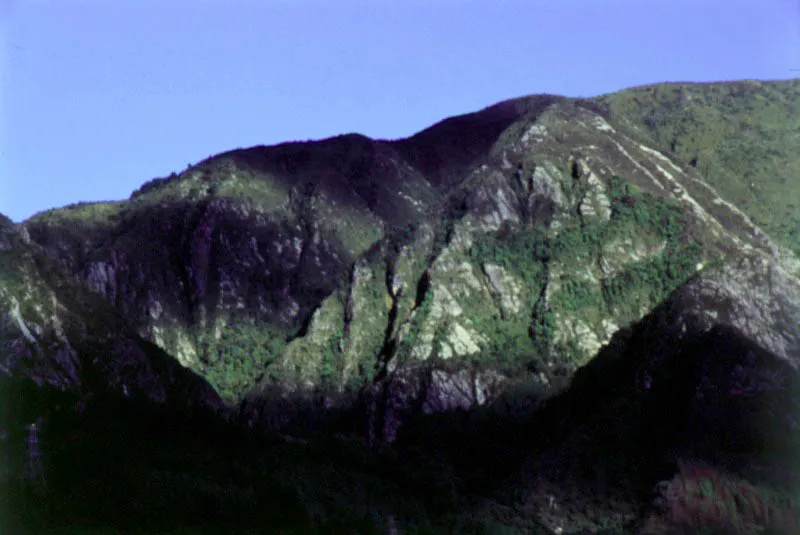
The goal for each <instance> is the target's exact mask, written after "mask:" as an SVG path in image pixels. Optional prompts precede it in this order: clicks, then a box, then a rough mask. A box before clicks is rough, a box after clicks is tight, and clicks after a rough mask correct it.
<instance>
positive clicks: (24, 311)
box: [0, 220, 221, 408]
mask: <svg viewBox="0 0 800 535" xmlns="http://www.w3.org/2000/svg"><path fill="white" fill-rule="evenodd" d="M0 241H2V242H3V243H5V244H6V245H7V247H6V248H5V249H4V250H3V251H2V252H0V254H2V255H3V257H2V259H0V262H2V265H3V269H2V283H1V284H0V310H2V313H0V343H2V346H0V370H1V371H2V372H3V373H4V374H5V375H7V376H11V377H13V378H17V379H22V378H27V379H30V380H32V381H34V382H35V383H36V384H38V385H45V384H47V385H49V386H52V387H55V388H57V389H59V390H62V391H70V392H72V393H74V394H77V395H85V394H90V393H92V392H99V391H105V390H111V391H117V392H119V393H121V394H124V395H125V396H143V397H146V398H150V399H152V400H154V401H158V402H170V403H175V404H178V405H185V404H189V405H199V406H205V407H210V408H219V407H220V406H221V403H220V399H219V396H218V395H217V394H216V393H215V392H214V391H213V389H212V388H211V387H210V386H209V385H208V383H206V382H205V381H204V380H203V379H202V378H201V377H199V376H197V375H196V374H194V373H193V372H191V371H189V370H187V369H185V368H184V367H182V366H180V365H179V364H178V363H177V362H175V361H174V359H173V358H172V357H170V356H169V355H167V354H166V353H165V352H164V351H163V350H162V349H160V348H158V347H157V346H155V345H154V344H152V343H150V342H148V341H146V340H144V339H142V338H141V337H139V336H138V335H137V334H136V333H135V332H134V331H133V330H132V329H131V328H130V326H129V325H128V324H127V323H126V322H125V321H124V320H123V319H122V318H121V317H120V316H118V313H117V312H116V311H115V310H114V309H113V308H112V307H111V306H110V305H109V304H108V303H106V302H105V301H103V300H100V299H97V298H96V297H94V296H93V295H92V294H91V293H86V289H85V288H84V287H82V286H81V285H80V284H77V281H75V280H71V278H70V277H69V276H68V275H66V274H65V273H63V272H60V269H59V268H58V266H56V265H53V264H51V263H50V262H49V258H48V257H47V256H46V255H45V254H44V253H42V252H41V251H40V250H39V249H38V247H37V246H35V245H32V244H29V243H26V240H25V237H24V236H23V235H21V233H20V232H19V230H18V228H16V227H15V226H14V225H13V224H11V222H10V221H8V220H4V221H0Z"/></svg>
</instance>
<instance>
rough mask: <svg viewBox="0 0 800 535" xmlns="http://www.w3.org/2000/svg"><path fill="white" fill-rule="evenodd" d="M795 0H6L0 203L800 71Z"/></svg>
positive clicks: (73, 195) (18, 207) (0, 70)
mask: <svg viewBox="0 0 800 535" xmlns="http://www.w3.org/2000/svg"><path fill="white" fill-rule="evenodd" d="M798 6H800V4H799V3H798V0H758V1H756V0H707V1H705V0H627V1H621V0H548V1H538V0H518V1H514V0H486V1H481V2H478V1H470V0H426V1H420V0H397V1H393V0H370V1H367V0H362V1H349V0H337V1H332V0H327V1H311V0H293V1H289V0H261V1H255V0H251V1H236V0H224V1H223V0H214V1H211V0H206V1H203V0H195V1H192V2H189V1H188V0H158V1H153V0H113V1H100V0H94V1H87V0H83V1H78V0H74V1H73V0H50V1H46V0H0V37H2V41H0V212H2V213H4V214H6V215H8V216H9V217H11V218H12V219H13V220H15V221H20V220H23V219H25V218H27V217H30V216H31V215H33V214H34V213H36V212H38V211H41V210H45V209H48V208H52V207H56V206H63V205H66V204H70V203H73V202H78V201H97V200H117V199H124V198H127V197H128V196H129V195H130V193H131V191H133V190H134V189H136V188H137V187H138V186H139V185H141V184H142V183H143V182H145V181H147V180H149V179H151V178H154V177H160V176H166V175H168V174H169V173H170V172H172V171H181V170H183V169H185V168H186V165H187V164H188V163H194V162H197V161H199V160H201V159H204V158H206V157H207V156H209V155H212V154H216V153H219V152H223V151H225V150H229V149H233V148H237V147H247V146H252V145H259V144H272V143H278V142H281V141H289V140H305V139H318V138H323V137H328V136H332V135H336V134H340V133H346V132H360V133H363V134H365V135H368V136H371V137H375V138H398V137H404V136H407V135H410V134H412V133H414V132H416V131H418V130H421V129H423V128H425V127H426V126H429V125H430V124H432V123H434V122H436V121H438V120H440V119H443V118H445V117H447V116H451V115H456V114H459V113H466V112H469V111H474V110H477V109H480V108H483V107H485V106H488V105H490V104H493V103H495V102H498V101H500V100H503V99H506V98H510V97H516V96H521V95H526V94H534V93H556V94H562V95H567V96H594V95H597V94H602V93H606V92H612V91H616V90H619V89H623V88H625V87H629V86H633V85H641V84H645V83H653V82H661V81H719V80H734V79H745V78H751V79H762V80H764V79H772V80H774V79H786V78H792V77H800V72H791V71H790V69H792V68H797V69H800V7H798Z"/></svg>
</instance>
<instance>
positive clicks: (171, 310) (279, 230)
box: [0, 96, 800, 440]
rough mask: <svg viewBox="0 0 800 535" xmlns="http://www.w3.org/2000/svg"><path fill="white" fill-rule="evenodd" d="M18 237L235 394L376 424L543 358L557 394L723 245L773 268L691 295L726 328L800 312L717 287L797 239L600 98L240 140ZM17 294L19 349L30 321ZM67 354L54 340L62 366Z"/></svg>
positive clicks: (785, 347)
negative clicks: (777, 238)
mask: <svg viewBox="0 0 800 535" xmlns="http://www.w3.org/2000/svg"><path fill="white" fill-rule="evenodd" d="M15 232H17V233H18V236H19V238H18V239H20V240H21V239H22V236H23V233H27V234H28V235H29V238H30V240H31V241H32V242H33V245H35V247H36V250H37V251H40V252H41V254H42V255H47V258H48V260H47V262H50V263H52V265H54V266H58V267H59V269H61V270H63V271H64V273H68V274H70V275H71V276H73V277H74V278H75V280H76V283H77V284H82V285H83V286H84V287H85V288H86V289H87V290H88V291H89V292H90V293H91V295H92V296H94V297H99V298H100V299H101V300H102V301H103V303H104V306H105V305H107V306H109V307H111V308H113V310H115V311H116V313H117V314H119V315H121V316H123V317H124V318H125V324H126V325H129V327H127V328H129V329H131V332H132V333H133V332H135V335H134V334H131V336H133V337H134V338H135V337H141V338H143V339H146V340H148V341H149V342H151V343H152V344H154V345H155V346H158V347H159V348H161V349H162V350H163V351H165V352H167V353H169V354H170V355H173V356H174V357H175V358H176V359H177V361H178V362H180V364H181V365H182V366H184V367H186V368H188V369H189V370H191V371H193V372H195V373H197V374H200V375H203V376H204V377H206V378H208V380H209V381H210V382H211V384H212V385H213V386H214V387H215V389H216V390H217V391H218V392H220V394H221V395H222V396H223V397H224V398H225V400H226V401H227V402H229V403H234V402H238V401H240V400H242V398H245V399H246V404H245V406H246V407H247V413H248V415H250V416H249V417H252V415H253V414H256V415H257V414H259V413H260V412H262V413H263V411H260V409H259V404H262V405H263V404H265V403H271V401H270V400H272V399H275V395H274V393H275V392H276V391H278V392H282V393H283V394H286V395H287V396H289V395H291V396H294V397H297V398H303V397H304V396H305V397H306V398H307V399H312V398H314V396H317V394H318V393H319V392H320V391H323V392H324V396H323V397H324V398H325V400H326V401H325V402H324V403H323V405H324V406H326V407H329V408H331V407H337V408H342V407H346V406H349V405H351V404H352V403H353V402H354V401H353V400H354V399H361V400H362V403H363V405H364V406H365V407H370V409H369V411H368V412H369V415H368V418H367V419H368V420H369V421H370V422H372V423H371V424H370V429H369V433H370V434H371V435H372V436H374V437H376V440H391V438H392V437H393V436H395V435H396V432H397V426H398V425H400V423H401V422H402V420H403V418H405V417H406V416H407V415H409V414H414V413H424V412H427V411H440V410H448V409H451V408H454V407H462V408H468V407H473V406H477V405H483V404H486V403H490V402H491V401H492V400H493V399H494V398H495V397H496V396H497V394H498V393H499V392H501V391H502V385H503V384H504V382H505V381H506V380H507V379H510V378H514V377H518V376H520V375H525V374H528V373H529V372H530V371H533V370H535V377H538V378H540V380H541V383H542V385H543V386H545V387H547V388H551V389H554V390H557V389H559V388H563V387H564V386H565V385H566V383H567V382H568V381H569V378H570V377H571V375H572V374H573V372H574V371H575V370H576V369H578V368H580V367H581V366H584V365H585V364H586V363H588V362H589V361H590V360H591V359H593V358H594V357H595V355H596V354H597V352H598V351H600V350H601V348H602V347H603V346H605V345H606V344H608V343H609V342H610V341H611V340H612V339H613V337H614V335H615V333H617V331H619V330H620V329H621V328H624V327H625V326H628V325H631V324H632V323H635V322H637V321H639V320H640V319H641V318H643V317H644V316H646V315H647V314H648V313H650V311H651V310H652V309H653V308H654V307H656V306H657V305H658V303H659V302H660V301H661V300H662V299H664V298H665V297H666V296H667V295H669V294H670V292H672V291H673V290H674V289H675V288H677V287H679V286H680V285H681V284H683V283H684V282H686V281H687V280H688V279H690V278H691V277H692V276H693V275H694V274H695V273H696V272H697V271H698V270H700V271H701V274H702V273H703V272H704V270H705V269H707V268H708V266H710V265H713V264H714V263H715V262H719V261H722V260H724V259H725V258H726V257H729V258H736V257H738V256H741V255H742V254H747V255H749V257H751V258H753V259H754V260H752V261H753V262H756V263H757V262H767V263H768V264H769V265H770V266H773V267H772V268H770V269H771V270H772V273H773V274H772V275H770V276H769V277H766V278H765V279H763V281H761V282H758V281H756V282H753V281H750V282H745V281H741V282H737V280H738V279H736V278H735V277H729V276H724V277H722V278H720V279H719V280H717V282H711V281H712V280H716V279H708V280H706V279H704V278H702V277H701V278H700V279H698V280H701V281H706V282H702V283H701V282H696V281H695V282H693V283H692V284H701V285H705V286H702V287H701V286H698V287H697V288H696V289H695V290H692V291H694V292H695V293H694V294H692V295H695V294H696V295H697V296H699V297H696V298H695V300H694V301H692V300H691V299H690V300H688V301H686V302H685V303H684V302H681V303H683V304H681V305H680V307H682V309H683V308H685V309H686V310H695V309H696V310H701V311H703V312H702V314H706V315H708V317H709V318H712V316H713V314H714V313H715V312H714V311H716V314H718V315H723V316H724V315H725V314H728V313H731V312H730V311H731V310H733V311H734V312H735V316H736V317H737V318H739V319H738V320H737V321H738V323H735V324H733V323H732V324H731V326H733V327H736V328H737V329H739V330H741V332H743V333H745V335H746V336H748V337H752V338H753V340H756V341H757V343H758V344H760V345H762V346H763V347H764V349H767V350H769V351H772V352H774V353H775V354H784V353H785V354H787V355H788V354H789V352H791V351H796V349H792V348H796V343H797V340H796V337H794V335H793V334H791V332H790V331H791V329H790V327H783V328H782V329H783V330H778V331H772V330H771V328H772V327H769V328H767V327H764V326H763V325H764V321H767V320H765V318H767V317H769V318H778V317H783V318H784V319H783V320H781V321H784V322H786V321H788V320H786V319H785V318H786V317H789V316H785V314H792V313H794V312H791V311H793V310H795V309H794V308H792V307H793V306H794V305H792V304H791V303H792V302H793V301H792V300H793V299H795V297H794V294H787V295H785V296H784V297H783V299H784V301H781V303H782V304H776V302H777V301H772V300H771V298H768V297H766V295H767V294H765V293H759V294H758V295H759V296H760V297H754V298H753V299H752V300H751V301H750V302H749V304H747V305H745V304H744V303H745V302H744V301H741V302H740V304H739V305H736V306H738V307H739V308H735V307H734V308H735V310H734V309H732V308H731V307H728V306H727V305H726V306H722V305H720V306H719V307H717V305H716V304H715V303H717V301H718V297H717V296H718V294H719V293H720V292H727V294H730V295H734V294H736V292H745V291H750V290H752V291H753V292H756V293H758V292H759V291H760V290H759V287H758V284H761V283H762V282H763V283H764V284H768V283H769V281H772V280H774V281H777V282H776V284H783V283H785V282H786V281H789V280H794V279H793V277H795V276H796V275H797V273H800V268H798V265H800V263H798V261H797V259H796V258H795V257H794V255H793V254H792V253H791V252H789V251H788V250H786V249H785V248H784V247H783V246H782V245H780V244H778V243H776V242H774V241H773V240H772V239H770V238H769V237H767V235H766V234H765V233H764V232H763V231H762V230H761V229H760V228H759V227H758V226H756V225H755V224H754V223H753V222H752V220H751V219H749V218H748V216H747V215H745V214H744V213H743V212H742V211H741V210H739V209H738V208H737V207H735V206H734V205H732V204H730V203H728V202H726V201H725V200H723V199H722V198H720V197H719V195H717V194H716V191H715V190H714V189H713V188H711V187H710V186H708V185H707V184H706V183H705V181H704V180H703V177H702V176H701V175H700V173H699V172H698V170H697V169H695V168H694V167H693V166H692V165H689V163H687V162H684V161H681V160H679V159H677V158H675V157H674V156H673V155H671V154H670V153H668V152H666V151H665V149H664V148H663V147H661V146H659V145H658V144H657V143H656V142H655V141H654V139H653V138H652V137H650V136H648V134H646V133H645V132H644V131H642V130H641V129H639V128H636V127H635V126H634V125H633V124H632V123H631V122H630V121H629V120H627V119H623V118H620V117H618V116H615V115H614V114H613V113H611V112H609V110H608V109H607V107H604V106H601V105H598V103H597V102H595V101H586V100H571V99H564V98H560V97H552V96H538V97H528V98H523V99H517V100H514V101H508V102H505V103H501V104H498V105H496V106H492V107H490V108H487V109H485V110H482V111H480V112H477V113H474V114H469V115H465V116H461V117H456V118H452V119H448V120H446V121H443V122H441V123H439V124H437V125H434V126H433V127H431V128H429V129H427V130H425V131H423V132H420V133H419V134H417V135H416V136H413V137H411V138H409V139H405V140H399V141H393V142H387V141H373V140H370V139H368V138H365V137H363V136H358V135H346V136H338V137H336V138H332V139H328V140H324V141H320V142H315V143H288V144H284V145H279V146H275V147H256V148H252V149H243V150H237V151H233V152H229V153H225V154H221V155H219V156H216V157H213V158H210V159H209V160H207V161H204V162H202V163H200V164H198V165H197V166H195V167H193V168H191V169H188V170H187V171H185V172H184V173H182V174H180V175H174V176H172V177H169V178H165V179H158V180H155V181H152V182H151V183H148V184H146V185H144V186H143V187H142V188H141V189H140V190H139V191H137V192H136V193H135V194H134V195H133V196H132V197H131V199H129V200H128V201H124V202H120V203H111V204H97V205H79V206H73V207H69V208H66V209H61V210H55V211H50V212H46V213H43V214H40V215H37V216H36V217H34V218H32V219H30V220H28V221H26V222H25V223H24V224H23V225H21V226H20V227H19V228H18V229H16V230H15ZM6 242H7V240H6V241H2V239H0V250H3V251H7V250H8V245H7V243H6ZM0 254H2V252H0ZM37 254H39V253H37ZM43 258H44V257H43ZM730 269H734V268H730ZM736 269H737V270H738V271H736V273H743V271H742V270H740V269H738V268H736ZM776 277H777V278H776ZM737 284H738V286H737ZM748 285H750V286H748ZM692 288H694V287H692ZM748 288H749V289H750V290H748ZM687 291H689V290H687ZM727 294H726V295H727ZM13 295H14V298H15V299H17V302H19V303H21V302H22V301H21V299H22V298H21V297H20V295H21V294H19V293H16V294H13ZM32 299H33V301H31V302H36V303H44V302H48V301H47V299H49V298H47V297H46V296H37V297H35V298H32ZM687 299H688V298H687ZM6 300H7V301H6V309H7V313H6V316H4V317H5V318H6V320H5V324H4V325H5V329H6V331H7V332H9V333H11V332H13V333H15V334H14V336H15V338H14V342H13V343H14V344H16V345H15V346H14V347H15V348H17V349H15V350H14V355H15V356H14V357H13V358H15V359H18V358H19V355H22V354H23V353H24V351H29V350H28V349H25V350H23V349H22V347H23V346H25V347H27V346H26V345H25V344H26V343H30V339H31V338H34V339H35V340H37V341H38V340H39V338H36V336H40V334H37V333H35V332H34V331H35V329H33V328H32V327H31V325H32V324H33V323H36V322H33V323H32V320H31V316H30V313H29V312H27V311H25V310H21V311H18V312H15V311H17V308H16V306H17V305H15V301H13V300H12V299H11V294H9V295H8V296H7V297H6ZM54 306H55V305H54ZM676 306H677V305H676ZM731 306H733V305H731ZM693 307H694V308H693ZM715 307H717V308H715ZM742 307H744V308H742ZM776 307H777V308H776ZM23 308H24V307H23ZM778 309H780V310H781V311H784V312H780V313H779V312H776V310H778ZM54 310H55V309H54ZM787 310H788V311H789V312H785V311H787ZM698 314H700V312H698ZM702 314H700V315H702ZM781 314H784V316H782V315H781ZM50 315H51V316H53V317H56V318H58V317H60V316H59V314H58V313H56V312H52V313H50ZM698 317H699V316H698ZM747 318H749V319H747ZM698 321H699V320H698ZM769 321H773V320H769ZM774 322H778V320H777V319H774ZM774 322H773V323H770V324H769V325H770V326H772V325H773V324H774V325H775V326H776V328H777V326H778V323H774ZM56 323H57V322H55V320H54V322H53V323H52V327H48V328H49V329H51V330H52V332H53V333H55V334H54V335H53V336H55V337H57V336H58V334H57V332H58V331H57V329H56ZM38 324H39V323H37V325H38ZM41 325H44V324H41ZM755 325H761V327H754V326H755ZM781 325H783V324H781ZM786 325H789V324H788V323H787V324H786ZM42 329H45V327H44V326H42ZM759 329H760V330H759ZM126 332H127V331H126ZM67 338H69V337H67ZM25 340H27V341H28V342H25ZM793 344H795V345H793ZM134 345H135V344H134ZM34 347H35V345H34ZM71 351H72V352H71ZM75 351H78V350H74V351H73V350H71V349H69V348H68V347H67V346H66V345H64V349H63V351H62V352H61V353H59V354H58V355H59V356H58V357H57V358H56V360H57V361H58V362H64V363H68V362H71V361H72V360H74V359H75V358H76V357H75V356H74V354H75V353H74V352H75ZM128 351H130V350H128ZM781 352H783V353H781ZM54 358H55V357H54ZM54 369H55V368H54ZM67 369H69V370H71V369H72V368H70V367H69V366H67ZM60 373H61V372H60ZM63 373H64V374H66V375H64V377H65V378H64V379H63V380H64V381H68V380H69V381H74V380H75V379H74V377H73V376H72V375H70V373H73V372H63ZM75 373H77V372H75ZM73 375H74V374H73ZM68 377H71V379H67V378H68ZM109 380H110V379H109ZM267 393H269V396H267ZM283 394H280V395H283ZM280 395H279V396H278V397H280ZM265 400H266V401H265ZM277 420H278V421H281V420H280V418H278V419H277ZM279 425H282V424H279Z"/></svg>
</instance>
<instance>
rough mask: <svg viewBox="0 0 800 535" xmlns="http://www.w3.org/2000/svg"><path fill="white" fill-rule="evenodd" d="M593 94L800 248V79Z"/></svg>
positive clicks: (778, 235) (780, 237)
mask: <svg viewBox="0 0 800 535" xmlns="http://www.w3.org/2000/svg"><path fill="white" fill-rule="evenodd" d="M595 100H596V102H598V103H599V104H600V105H602V106H607V107H608V109H609V111H610V112H611V113H613V114H614V115H616V116H619V117H624V118H625V119H626V120H627V121H630V122H631V124H633V125H635V126H636V127H637V128H639V129H642V130H643V131H645V132H647V134H648V135H650V136H652V138H653V139H654V141H655V143H656V147H657V148H658V149H660V150H663V151H665V152H668V153H669V154H672V155H674V156H675V157H676V158H678V159H679V160H680V161H682V162H685V163H688V164H690V165H692V166H693V167H695V168H696V169H697V170H698V171H699V172H700V175H701V176H702V178H703V180H704V181H705V182H706V183H708V184H709V185H710V186H712V187H714V188H715V189H716V190H717V191H719V193H720V194H721V195H722V197H723V198H724V199H725V200H726V201H728V202H730V203H732V204H734V205H735V206H737V207H738V208H739V209H741V210H742V211H743V212H744V213H745V214H747V215H748V216H749V217H750V218H751V219H752V220H753V221H754V222H755V223H756V224H757V225H759V226H761V227H762V228H763V229H764V230H765V231H766V232H767V233H768V234H770V235H771V236H773V237H774V238H776V239H777V240H778V242H780V243H782V244H783V245H785V246H787V247H789V248H791V249H793V250H794V252H795V254H800V230H799V229H800V183H798V178H797V177H798V176H800V162H799V161H798V159H797V146H798V144H800V80H798V79H795V80H786V81H776V82H767V81H764V82H760V81H756V80H745V81H740V82H725V83H708V84H688V83H673V84H660V85H647V86H641V87H635V88H632V89H627V90H625V91H620V92H618V93H613V94H610V95H604V96H602V97H598V98H597V99H595Z"/></svg>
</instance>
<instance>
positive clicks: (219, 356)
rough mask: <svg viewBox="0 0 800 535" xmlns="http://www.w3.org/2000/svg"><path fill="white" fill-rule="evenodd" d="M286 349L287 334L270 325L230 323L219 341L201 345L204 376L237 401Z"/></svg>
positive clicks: (208, 340)
mask: <svg viewBox="0 0 800 535" xmlns="http://www.w3.org/2000/svg"><path fill="white" fill-rule="evenodd" d="M285 346H286V340H285V334H284V333H283V332H282V331H281V330H280V329H278V328H276V327H273V326H271V325H268V324H259V325H250V324H248V323H246V322H244V321H236V320H233V321H230V322H229V324H228V325H227V326H225V327H223V328H222V329H221V333H220V338H219V340H214V339H213V338H211V337H206V338H205V339H204V340H203V341H202V342H201V344H200V353H201V361H202V364H203V366H204V370H203V374H204V376H205V378H206V380H208V382H209V383H211V385H212V386H213V387H214V388H215V389H216V391H217V393H218V394H219V395H220V397H222V398H223V399H225V400H228V401H233V400H237V399H238V397H239V396H240V395H241V393H242V392H246V391H247V390H248V389H249V388H250V387H252V386H253V385H254V384H255V383H256V381H257V380H258V379H259V378H260V377H262V376H263V375H264V374H267V373H269V366H270V364H272V363H273V362H274V361H275V359H276V358H278V357H279V356H280V354H281V352H282V351H283V348H284V347H285Z"/></svg>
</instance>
